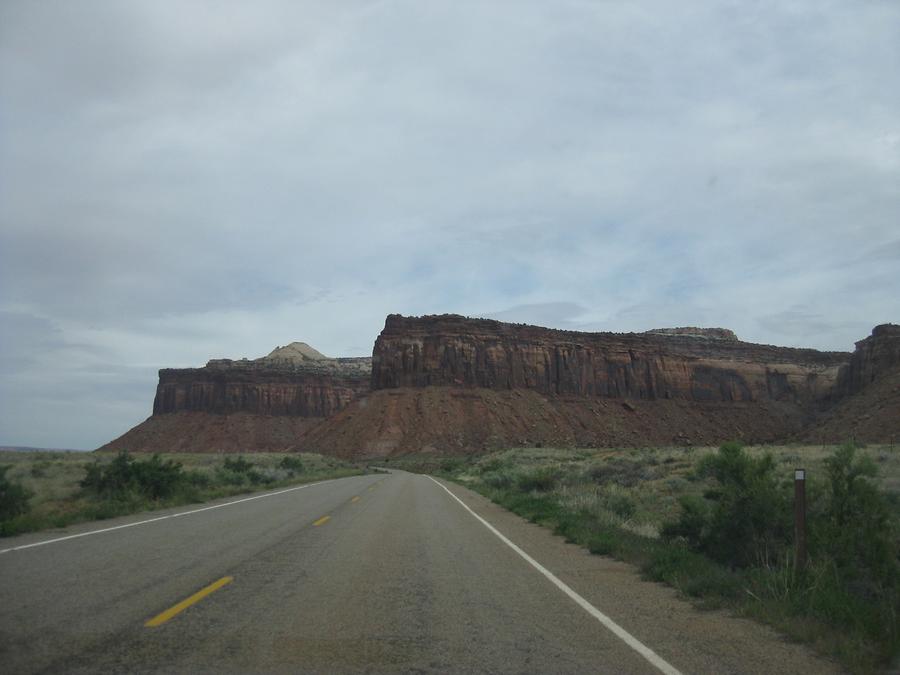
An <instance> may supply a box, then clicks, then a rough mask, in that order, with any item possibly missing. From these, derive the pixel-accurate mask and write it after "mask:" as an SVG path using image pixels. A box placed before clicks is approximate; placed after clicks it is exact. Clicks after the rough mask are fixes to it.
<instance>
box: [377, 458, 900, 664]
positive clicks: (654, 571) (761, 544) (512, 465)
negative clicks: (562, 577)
mask: <svg viewBox="0 0 900 675" xmlns="http://www.w3.org/2000/svg"><path fill="white" fill-rule="evenodd" d="M386 465H387V466H391V467H397V468H404V469H407V470H415V471H422V472H428V473H434V474H437V475H441V476H443V477H445V478H448V479H450V480H453V481H456V482H458V483H460V484H462V485H465V486H466V487H469V488H471V489H474V490H476V491H477V492H479V493H481V494H483V495H484V496H486V497H488V498H490V499H491V500H493V501H494V502H496V503H498V504H500V505H502V506H504V507H506V508H508V509H510V510H511V511H513V512H515V513H517V514H519V515H521V516H523V517H525V518H527V519H529V520H531V521H533V522H535V523H539V524H541V525H544V526H547V527H551V528H553V529H554V530H555V531H556V532H557V533H558V534H560V535H562V536H564V537H565V538H566V539H567V540H568V541H570V542H573V543H577V544H580V545H582V546H584V547H586V548H588V549H589V550H590V551H591V552H592V553H596V554H604V555H610V556H613V557H615V558H618V559H621V560H624V561H627V562H630V563H633V564H635V565H636V566H637V567H639V569H640V570H641V572H642V574H643V575H644V576H645V578H647V579H650V580H653V581H660V582H664V583H667V584H669V585H671V586H673V587H675V588H677V589H678V590H679V591H681V592H682V593H683V594H684V595H686V596H688V597H689V598H690V599H692V600H693V601H694V602H695V604H697V605H699V606H700V607H705V608H726V609H729V610H731V611H733V612H735V613H736V614H739V615H742V616H747V617H752V618H755V619H758V620H761V621H763V622H766V623H768V624H771V625H773V626H775V627H776V628H777V629H779V630H780V631H782V632H783V633H784V634H785V635H786V636H788V637H789V638H791V639H796V640H799V641H802V642H806V643H809V644H810V645H811V646H813V647H814V648H815V649H817V650H818V651H819V652H820V653H823V654H826V655H829V656H833V657H836V658H837V659H838V660H839V661H840V662H841V663H842V664H843V665H844V666H845V667H846V668H848V669H849V670H850V671H852V672H878V671H881V670H885V669H890V668H891V667H892V666H893V667H896V666H897V664H898V655H900V626H898V610H900V560H898V553H900V547H898V532H900V453H894V452H891V450H890V449H889V447H888V446H884V447H881V446H874V447H868V448H857V447H855V446H853V445H845V446H841V447H836V448H819V447H815V448H813V447H790V446H787V447H770V448H744V447H742V446H741V445H740V444H738V443H726V444H724V445H723V446H721V447H720V448H718V449H711V448H707V449H690V448H689V449H684V448H672V449H660V448H645V449H641V450H634V449H629V450H557V449H542V448H525V449H514V450H507V451H502V452H497V453H493V454H490V455H481V456H472V457H468V458H462V459H460V458H451V459H440V458H434V457H426V456H422V457H417V458H408V459H406V460H400V461H397V460H391V461H389V462H387V463H386ZM799 466H804V467H805V468H806V469H807V475H808V477H809V481H808V488H807V501H808V516H807V517H808V533H809V534H808V541H809V557H808V560H809V562H808V564H807V566H806V567H805V569H800V568H799V567H798V565H797V564H796V560H795V555H794V529H793V478H794V471H793V469H794V468H795V467H799Z"/></svg>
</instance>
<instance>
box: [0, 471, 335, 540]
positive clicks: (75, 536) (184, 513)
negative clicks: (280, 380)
mask: <svg viewBox="0 0 900 675" xmlns="http://www.w3.org/2000/svg"><path fill="white" fill-rule="evenodd" d="M332 480H338V479H332ZM329 482H331V481H327V480H320V481H319V482H318V483H307V484H306V485H298V486H297V487H292V488H287V489H285V490H278V492H267V493H266V494H264V495H256V496H254V497H244V498H243V499H235V500H234V501H233V502H225V503H224V504H216V505H214V506H204V507H203V508H201V509H193V510H191V511H182V512H181V513H172V514H169V515H168V516H158V517H156V518H149V519H147V520H139V521H138V522H136V523H126V524H125V525H116V526H115V527H104V528H103V529H102V530H91V531H90V532H81V533H79V534H70V535H68V536H65V537H57V538H56V539H47V540H45V541H38V542H35V543H34V544H22V545H21V546H13V547H12V548H4V549H0V555H3V554H4V553H10V552H12V551H21V550H23V549H26V548H34V547H35V546H43V545H44V544H55V543H56V542H58V541H66V540H68V539H78V538H79V537H89V536H91V535H92V534H102V533H103V532H112V531H113V530H122V529H125V528H126V527H136V526H138V525H146V524H147V523H155V522H157V521H160V520H168V519H169V518H180V517H181V516H189V515H191V514H192V513H200V512H201V511H211V510H212V509H221V508H222V507H223V506H231V505H232V504H240V503H241V502H251V501H253V500H254V499H265V498H266V497H274V496H275V495H281V494H284V493H285V492H293V491H294V490H302V489H304V488H308V487H314V486H316V485H322V484H323V483H329Z"/></svg>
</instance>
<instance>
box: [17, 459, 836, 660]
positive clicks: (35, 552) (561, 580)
mask: <svg viewBox="0 0 900 675" xmlns="http://www.w3.org/2000/svg"><path fill="white" fill-rule="evenodd" d="M445 485H446V486H447V487H444V486H443V485H442V484H441V483H439V482H438V481H435V480H433V479H431V478H429V477H427V476H417V475H412V474H407V473H403V472H393V473H391V474H373V475H366V476H357V477H351V478H344V479H340V480H335V481H328V482H325V483H321V484H315V485H311V486H306V487H303V488H302V489H293V490H290V491H283V492H279V493H274V494H272V493H267V494H264V495H262V496H260V497H258V498H253V499H248V500H244V501H239V502H236V503H228V502H229V501H230V502H235V501H236V500H234V499H232V500H226V501H224V502H219V503H216V504H214V506H215V508H204V509H203V510H197V509H198V507H187V508H180V509H174V510H171V511H165V512H154V513H151V514H143V515H139V516H131V517H128V518H120V519H116V520H115V521H104V522H102V523H90V524H83V525H80V526H78V527H72V528H68V529H67V530H65V531H57V532H54V533H39V534H32V535H25V536H21V537H15V538H10V539H2V540H0V550H2V551H4V552H2V553H0V670H2V671H3V672H10V673H30V672H54V673H56V672H128V673H136V672H167V673H171V672H192V673H193V672H210V673H212V672H215V673H227V672H311V673H343V672H347V673H356V672H372V673H381V672H391V673H393V672H403V673H423V672H427V673H454V672H461V673H469V672H472V673H598V672H601V673H660V672H673V673H674V672H682V673H743V672H759V673H788V672H790V673H798V672H799V673H802V672H809V673H823V672H837V669H836V668H835V667H834V666H833V665H832V664H830V663H828V662H825V661H822V660H819V659H817V658H815V657H814V656H812V655H811V654H810V653H809V652H808V651H807V650H805V649H804V648H802V647H800V646H797V645H791V644H787V643H786V642H784V641H782V640H780V639H779V638H778V637H777V636H775V635H774V634H773V633H771V632H770V631H769V630H768V629H766V628H764V627H762V626H759V625H757V624H754V623H751V622H749V621H744V620H739V619H735V618H731V617H728V616H725V615H724V614H722V613H718V612H698V611H697V610H694V609H693V608H691V607H690V606H689V605H688V604H687V603H685V602H683V601H681V600H679V599H678V598H677V597H676V596H675V594H674V592H673V591H671V590H670V589H666V588H664V587H661V586H659V585H656V584H650V583H646V582H643V581H641V580H640V579H639V578H638V577H637V575H636V574H635V573H634V571H633V569H632V568H630V567H629V566H627V565H625V564H623V563H618V562H615V561H612V560H609V559H607V558H603V557H601V556H591V555H590V554H588V553H587V552H585V551H583V550H582V549H580V548H578V547H575V546H572V545H569V544H565V543H564V542H563V541H562V540H561V539H560V538H558V537H554V536H552V535H551V534H550V533H548V532H547V531H546V530H544V529H541V528H538V527H537V526H535V525H531V524H529V523H526V522H525V521H523V520H521V519H520V518H518V517H516V516H514V515H512V514H510V513H508V512H506V511H505V510H503V509H501V508H499V507H497V506H496V505H494V504H491V503H490V502H488V501H487V500H485V499H483V498H482V497H480V496H479V495H477V494H475V493H472V492H470V491H468V490H465V489H464V488H461V487H459V486H456V485H452V484H445ZM454 495H455V496H456V498H454ZM188 512H189V513H188ZM178 514H183V515H178ZM173 516H174V517H173ZM148 519H156V520H153V522H143V521H147V520H148ZM123 526H125V527H123ZM488 526H490V527H488ZM108 528H118V529H108ZM98 529H103V530H106V531H103V532H99V533H95V534H87V535H86V536H77V537H73V538H67V539H62V540H60V537H71V536H72V535H79V534H84V533H91V532H94V531H96V530H98ZM504 538H505V540H504ZM48 541H49V542H50V543H43V542H48ZM34 544H38V545H34ZM14 547H18V548H17V550H10V549H11V548H14ZM542 570H543V571H542ZM567 589H568V590H567ZM198 592H201V595H202V597H199V596H197V594H198ZM598 617H602V618H598ZM603 619H605V622H604V620H603ZM148 624H150V625H148ZM642 650H643V651H642Z"/></svg>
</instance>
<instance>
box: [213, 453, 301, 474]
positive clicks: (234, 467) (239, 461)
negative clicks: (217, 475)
mask: <svg viewBox="0 0 900 675" xmlns="http://www.w3.org/2000/svg"><path fill="white" fill-rule="evenodd" d="M285 459H287V458H285ZM222 466H224V467H225V470H226V471H234V472H235V473H249V472H250V471H251V470H252V469H253V467H254V466H255V465H254V464H253V462H248V461H247V460H246V459H244V456H243V455H238V456H237V458H235V459H232V458H231V457H226V458H225V463H224V464H223V465H222Z"/></svg>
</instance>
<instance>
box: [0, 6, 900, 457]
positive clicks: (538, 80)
mask: <svg viewBox="0 0 900 675" xmlns="http://www.w3.org/2000/svg"><path fill="white" fill-rule="evenodd" d="M898 30H900V7H898V6H897V5H896V3H893V2H877V1H873V2H866V3H856V4H854V5H853V6H850V5H840V4H836V3H824V4H823V3H816V2H811V1H810V2H798V3H790V4H785V3H777V2H769V1H764V2H757V3H744V4H733V3H732V4H721V5H710V4H708V3H701V2H699V1H698V2H688V3H679V5H678V7H674V6H673V5H672V4H671V3H666V2H662V1H661V0H659V1H651V0H647V1H642V2H634V3H627V4H616V3H584V2H579V1H575V0H572V1H567V2H561V3H555V4H554V5H553V8H552V10H551V9H550V8H549V7H548V5H547V4H546V3H539V2H518V3H515V5H511V4H506V3H468V2H462V3H460V2H452V3H451V2H437V3H428V4H425V5H423V4H421V3H416V2H411V1H406V2H399V1H398V2H351V3H331V2H314V1H309V2H275V1H272V2H265V3H253V4H248V3H241V2H225V3H221V2H216V3H212V2H197V3H188V4H185V3H181V2H166V1H162V2H159V1H157V2H149V1H147V2H144V1H137V2H129V3H118V2H113V1H112V0H86V1H84V2H79V3H77V4H73V3H69V2H63V1H59V2H53V1H48V2H41V3H34V2H27V1H24V0H12V1H8V2H4V3H2V5H0V110H2V113H0V114H2V119H0V135H2V138H0V147H2V151H0V312H3V314H2V318H0V321H2V323H3V330H4V337H6V338H7V339H8V340H9V344H13V345H23V349H22V350H18V347H17V348H16V349H17V350H18V351H14V352H10V351H9V350H8V349H4V351H2V352H0V354H2V361H0V364H2V372H0V381H4V380H9V378H10V377H11V376H12V375H14V376H15V378H17V379H16V387H18V391H20V392H28V393H27V397H28V398H27V400H26V398H22V401H23V403H21V406H27V405H30V404H29V403H28V401H37V400H38V399H40V400H42V401H43V400H45V398H46V396H48V395H49V391H48V390H49V389H52V387H51V386H50V385H49V384H48V383H50V382H52V381H53V378H54V377H56V378H57V379H58V378H59V377H63V375H60V374H59V373H57V372H56V369H57V367H58V366H57V363H63V364H68V365H65V367H64V368H62V371H64V377H63V379H64V380H65V382H66V384H65V385H64V386H63V385H61V386H60V387H59V388H57V389H56V390H55V391H58V392H60V393H59V395H58V396H57V397H56V399H55V402H54V403H53V404H52V406H53V410H55V411H56V413H55V414H58V415H60V419H65V420H66V422H65V423H64V424H63V423H62V422H60V423H59V424H58V425H56V427H55V430H54V431H47V430H46V427H45V429H44V430H43V431H42V432H41V434H43V435H42V436H41V438H42V439H43V440H41V441H40V443H41V444H46V443H50V444H56V445H61V446H72V445H81V446H83V447H90V446H93V445H99V444H100V443H102V442H104V441H105V440H108V439H109V438H110V437H112V435H114V432H118V431H121V430H123V429H124V428H127V427H128V426H129V425H130V424H133V423H134V422H137V421H139V420H140V419H141V418H142V417H143V416H144V415H145V414H146V413H147V411H148V410H149V403H150V400H149V399H150V398H152V391H153V384H154V374H153V373H154V370H155V369H156V368H158V367H161V366H169V365H173V366H181V365H198V364H201V363H203V362H205V361H206V359H207V358H209V357H213V356H230V357H239V356H259V355H261V354H265V353H267V352H268V351H269V350H270V349H271V348H272V347H273V346H274V345H275V344H284V343H286V342H289V341H291V340H294V339H300V340H305V341H307V342H310V343H311V344H313V345H315V346H316V347H317V348H319V349H320V350H321V351H323V352H325V353H328V354H333V355H354V354H361V353H367V352H368V351H369V350H370V349H371V344H372V341H373V339H374V337H375V335H376V334H377V333H378V331H379V330H380V329H381V327H382V325H383V320H384V315H386V314H387V313H389V312H403V313H407V314H422V313H436V312H457V313H461V314H467V315H479V314H480V315H488V314H490V313H493V315H494V316H506V317H508V318H510V319H511V320H518V319H517V317H521V319H522V320H524V321H528V322H532V323H548V324H552V325H556V326H559V327H565V328H580V329H585V330H600V329H602V330H646V329H649V328H654V327H660V326H665V325H690V324H695V325H720V326H725V327H730V328H733V329H734V330H735V331H736V332H737V333H738V334H739V335H740V336H741V337H743V338H744V339H748V340H753V341H758V342H768V343H774V344H792V345H793V344H801V345H803V346H812V347H819V348H829V349H849V348H851V346H852V343H853V341H854V340H856V339H859V338H860V337H862V336H863V335H865V334H867V333H868V330H869V328H871V325H874V324H875V323H880V322H884V321H890V320H894V321H897V320H898V319H900V300H898V298H900V281H898V275H897V274H896V261H897V256H896V255H895V249H896V246H897V223H898V222H900V124H898V121H897V120H898V119H900V90H898V89H897V88H896V87H890V86H885V83H886V82H891V81H893V78H894V75H893V74H894V73H895V72H896V71H897V70H898V69H900V43H898V41H897V40H896V35H897V34H898ZM497 308H510V309H507V310H503V311H500V312H498V311H497ZM40 336H43V337H40ZM32 339H34V340H37V341H32ZM31 345H33V350H32V351H34V352H39V353H40V354H41V355H42V356H40V358H38V357H37V356H34V355H33V354H32V353H30V352H29V350H30V349H31ZM111 373H115V375H111ZM9 386H10V387H11V386H12V385H9ZM6 391H9V388H7V390H6ZM79 392H80V393H79ZM127 392H131V394H130V395H129V394H128V393H127ZM19 396H20V397H25V396H26V394H20V395H19ZM54 396H56V395H54ZM89 399H90V400H89ZM123 401H127V402H128V403H127V405H126V404H125V403H123ZM17 405H19V404H17ZM122 406H126V407H124V408H123V407H122ZM29 409H35V410H36V409H38V407H37V406H36V405H31V408H29ZM79 410H84V411H88V410H90V411H92V412H91V413H90V414H88V413H87V412H85V413H84V414H83V415H81V416H79V415H80V413H79ZM104 411H105V412H104ZM35 415H38V413H35ZM88 418H90V420H93V421H88ZM34 419H35V420H36V419H37V418H36V417H35V418H34ZM32 421H34V420H32V418H31V417H29V416H27V415H25V416H22V415H19V416H16V415H12V416H7V417H6V418H4V419H3V420H2V426H0V432H2V436H0V442H9V443H18V444H37V443H38V441H36V440H34V439H35V438H36V437H35V436H33V434H34V433H37V432H34V431H33V424H32ZM53 439H56V440H53Z"/></svg>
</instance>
